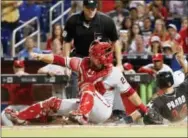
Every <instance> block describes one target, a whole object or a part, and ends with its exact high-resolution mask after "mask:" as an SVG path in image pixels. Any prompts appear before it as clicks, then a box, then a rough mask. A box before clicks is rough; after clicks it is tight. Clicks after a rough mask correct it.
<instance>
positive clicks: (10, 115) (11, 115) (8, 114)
mask: <svg viewBox="0 0 188 138" xmlns="http://www.w3.org/2000/svg"><path fill="white" fill-rule="evenodd" d="M17 114H18V112H16V111H14V110H13V109H5V115H6V117H7V118H8V119H9V120H11V121H12V122H13V123H14V124H17V125H27V124H28V122H27V121H26V120H21V119H19V118H18V117H17Z"/></svg>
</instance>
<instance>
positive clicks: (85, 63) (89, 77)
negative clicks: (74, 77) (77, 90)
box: [79, 58, 112, 86]
mask: <svg viewBox="0 0 188 138" xmlns="http://www.w3.org/2000/svg"><path fill="white" fill-rule="evenodd" d="M111 70H112V66H109V67H107V68H105V69H103V70H101V71H95V70H93V69H91V68H90V67H89V58H84V59H83V60H82V62H81V64H80V74H79V86H81V85H82V84H84V83H89V82H90V83H96V82H97V81H101V80H102V79H103V78H104V77H106V76H108V75H109V73H110V72H111Z"/></svg>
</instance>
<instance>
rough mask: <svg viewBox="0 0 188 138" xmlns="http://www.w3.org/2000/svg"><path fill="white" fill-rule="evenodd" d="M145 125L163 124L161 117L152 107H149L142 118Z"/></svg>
mask: <svg viewBox="0 0 188 138" xmlns="http://www.w3.org/2000/svg"><path fill="white" fill-rule="evenodd" d="M143 121H144V124H145V125H160V124H163V117H162V116H161V115H160V114H159V113H158V112H157V111H156V110H155V109H153V108H151V109H149V110H148V112H147V113H146V114H145V115H144V118H143Z"/></svg>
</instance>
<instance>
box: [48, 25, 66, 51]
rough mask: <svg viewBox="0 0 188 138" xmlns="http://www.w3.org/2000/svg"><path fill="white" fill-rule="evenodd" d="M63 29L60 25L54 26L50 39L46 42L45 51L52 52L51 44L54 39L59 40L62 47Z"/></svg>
mask: <svg viewBox="0 0 188 138" xmlns="http://www.w3.org/2000/svg"><path fill="white" fill-rule="evenodd" d="M62 34H63V28H62V27H61V25H60V24H55V25H54V26H53V29H52V37H51V38H50V39H48V40H47V44H46V50H52V42H53V40H54V39H56V38H57V39H59V40H60V42H61V44H62V45H63V35H62Z"/></svg>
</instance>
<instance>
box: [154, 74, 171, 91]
mask: <svg viewBox="0 0 188 138" xmlns="http://www.w3.org/2000/svg"><path fill="white" fill-rule="evenodd" d="M172 85H174V79H173V76H172V73H171V72H169V71H167V72H160V73H159V74H157V86H158V87H159V88H161V89H163V88H169V87H171V86H172Z"/></svg>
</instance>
